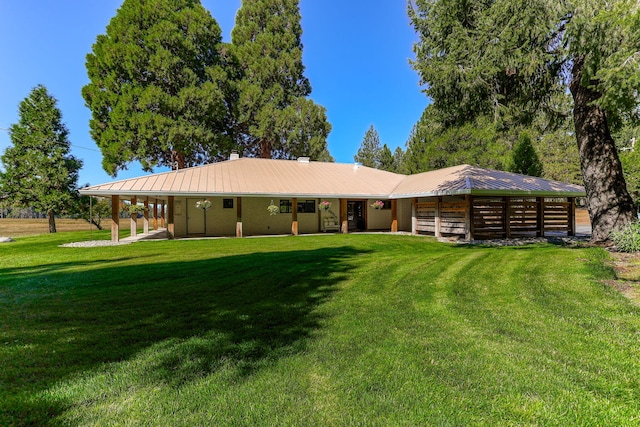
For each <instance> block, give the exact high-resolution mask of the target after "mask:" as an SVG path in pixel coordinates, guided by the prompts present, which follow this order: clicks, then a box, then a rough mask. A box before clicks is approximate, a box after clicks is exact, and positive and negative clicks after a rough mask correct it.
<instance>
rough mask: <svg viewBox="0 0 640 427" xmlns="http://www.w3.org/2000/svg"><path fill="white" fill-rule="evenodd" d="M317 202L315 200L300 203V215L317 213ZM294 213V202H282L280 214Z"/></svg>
mask: <svg viewBox="0 0 640 427" xmlns="http://www.w3.org/2000/svg"><path fill="white" fill-rule="evenodd" d="M315 211H316V201H315V200H301V201H298V213H315ZM291 212H293V202H292V201H291V200H280V213H291Z"/></svg>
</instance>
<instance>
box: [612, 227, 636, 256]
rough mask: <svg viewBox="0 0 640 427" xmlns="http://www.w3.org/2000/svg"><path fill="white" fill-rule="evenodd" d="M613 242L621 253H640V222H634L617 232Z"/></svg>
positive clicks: (613, 235)
mask: <svg viewBox="0 0 640 427" xmlns="http://www.w3.org/2000/svg"><path fill="white" fill-rule="evenodd" d="M611 240H612V241H613V243H614V244H615V245H616V248H617V249H618V250H619V251H620V252H640V222H638V221H633V222H630V223H629V224H627V225H625V226H624V227H622V228H620V229H618V230H615V231H614V232H612V233H611Z"/></svg>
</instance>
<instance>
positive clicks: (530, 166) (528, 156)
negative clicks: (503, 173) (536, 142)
mask: <svg viewBox="0 0 640 427" xmlns="http://www.w3.org/2000/svg"><path fill="white" fill-rule="evenodd" d="M508 169H509V172H515V173H519V174H523V175H529V176H542V162H541V161H540V158H539V157H538V154H537V153H536V149H535V148H534V147H533V143H532V142H531V137H530V136H529V135H528V134H527V133H522V134H520V137H518V142H516V145H515V146H514V147H513V151H512V152H511V161H510V162H509V167H508Z"/></svg>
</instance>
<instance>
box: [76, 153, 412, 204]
mask: <svg viewBox="0 0 640 427" xmlns="http://www.w3.org/2000/svg"><path fill="white" fill-rule="evenodd" d="M404 178H405V175H400V174H395V173H391V172H386V171H381V170H378V169H373V168H369V167H366V166H360V165H354V164H343V163H342V164H341V163H327V162H310V161H306V160H271V159H259V158H249V157H245V158H240V159H235V160H228V161H224V162H219V163H211V164H208V165H204V166H197V167H192V168H186V169H180V170H176V171H172V172H164V173H157V174H151V175H147V176H143V177H139V178H130V179H125V180H121V181H115V182H110V183H106V184H100V185H95V186H91V187H87V188H84V189H82V190H80V192H81V193H82V194H91V195H96V196H101V195H104V196H108V195H122V196H133V195H135V196H153V197H166V196H167V195H174V196H181V195H196V196H203V195H214V194H215V195H234V196H256V197H257V196H284V195H286V196H289V197H352V198H356V197H361V198H364V197H372V198H388V196H389V194H391V192H392V191H393V189H394V188H396V187H397V186H398V184H400V182H402V180H403V179H404Z"/></svg>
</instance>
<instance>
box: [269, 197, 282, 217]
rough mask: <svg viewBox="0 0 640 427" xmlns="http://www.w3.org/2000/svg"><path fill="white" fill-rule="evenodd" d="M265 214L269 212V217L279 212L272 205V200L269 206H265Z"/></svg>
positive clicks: (278, 209)
mask: <svg viewBox="0 0 640 427" xmlns="http://www.w3.org/2000/svg"><path fill="white" fill-rule="evenodd" d="M267 212H269V215H276V214H277V213H278V212H280V208H279V207H277V206H276V205H274V204H273V200H272V201H271V204H270V205H269V206H267Z"/></svg>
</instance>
